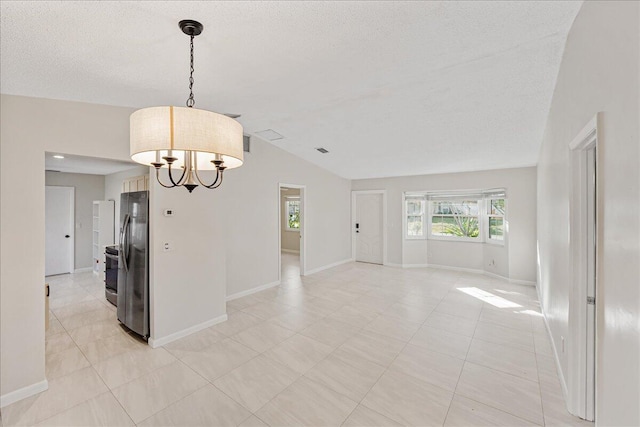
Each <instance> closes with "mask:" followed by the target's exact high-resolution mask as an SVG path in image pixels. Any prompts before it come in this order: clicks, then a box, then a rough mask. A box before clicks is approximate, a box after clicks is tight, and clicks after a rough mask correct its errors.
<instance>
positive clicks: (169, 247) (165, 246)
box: [162, 242, 173, 252]
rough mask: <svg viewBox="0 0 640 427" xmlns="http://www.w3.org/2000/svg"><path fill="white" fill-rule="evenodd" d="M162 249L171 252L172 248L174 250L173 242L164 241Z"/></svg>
mask: <svg viewBox="0 0 640 427" xmlns="http://www.w3.org/2000/svg"><path fill="white" fill-rule="evenodd" d="M162 250H163V251H164V252H170V251H172V250H173V243H171V242H164V243H163V244H162Z"/></svg>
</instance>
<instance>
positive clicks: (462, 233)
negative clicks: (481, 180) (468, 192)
mask: <svg viewBox="0 0 640 427" xmlns="http://www.w3.org/2000/svg"><path fill="white" fill-rule="evenodd" d="M479 203H480V201H478V200H438V201H432V202H431V217H430V219H431V221H430V223H431V236H437V237H454V238H462V239H473V240H481V239H480V221H479V213H480V212H479V210H478V205H479Z"/></svg>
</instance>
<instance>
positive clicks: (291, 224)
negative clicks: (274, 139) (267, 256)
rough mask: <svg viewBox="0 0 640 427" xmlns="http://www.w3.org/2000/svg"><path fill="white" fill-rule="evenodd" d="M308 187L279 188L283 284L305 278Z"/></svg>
mask: <svg viewBox="0 0 640 427" xmlns="http://www.w3.org/2000/svg"><path fill="white" fill-rule="evenodd" d="M305 222H306V221H305V186H304V185H299V184H283V183H280V184H278V247H279V252H278V253H279V256H278V259H279V261H278V264H279V267H280V270H279V274H280V276H279V280H280V282H281V283H282V282H283V281H290V280H298V279H299V278H300V276H304V275H305Z"/></svg>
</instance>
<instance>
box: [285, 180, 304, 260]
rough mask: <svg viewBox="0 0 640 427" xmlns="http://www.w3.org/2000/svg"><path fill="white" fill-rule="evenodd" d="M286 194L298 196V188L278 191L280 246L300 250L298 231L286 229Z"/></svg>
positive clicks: (288, 249) (290, 249) (289, 249)
mask: <svg viewBox="0 0 640 427" xmlns="http://www.w3.org/2000/svg"><path fill="white" fill-rule="evenodd" d="M287 196H300V190H299V189H297V188H289V189H287V190H285V191H281V192H280V247H281V248H282V249H284V250H287V251H293V252H300V231H299V230H287V207H286V201H287Z"/></svg>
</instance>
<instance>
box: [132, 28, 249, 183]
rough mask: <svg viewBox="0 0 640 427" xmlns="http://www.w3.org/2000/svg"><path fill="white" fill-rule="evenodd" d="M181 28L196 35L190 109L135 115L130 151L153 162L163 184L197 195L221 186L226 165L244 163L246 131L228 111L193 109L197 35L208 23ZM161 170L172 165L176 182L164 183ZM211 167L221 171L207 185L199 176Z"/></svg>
mask: <svg viewBox="0 0 640 427" xmlns="http://www.w3.org/2000/svg"><path fill="white" fill-rule="evenodd" d="M180 28H181V29H182V31H183V32H184V33H185V34H187V35H188V36H190V39H191V43H190V47H191V59H190V61H191V62H190V65H191V68H190V71H191V72H190V76H189V91H190V93H189V98H188V99H187V107H174V106H162V107H149V108H143V109H140V110H138V111H135V112H134V113H133V114H131V117H130V155H131V159H132V160H133V161H135V162H137V163H140V164H143V165H151V166H153V167H154V168H155V169H156V178H157V180H158V182H159V183H160V185H162V186H163V187H166V188H173V187H185V188H186V189H187V190H188V191H189V192H190V193H191V192H192V191H193V190H194V189H195V188H196V187H197V186H198V185H202V186H203V187H206V188H218V187H219V186H220V185H221V184H222V176H223V172H224V171H225V170H226V169H233V168H237V167H239V166H242V163H243V129H242V125H241V124H240V123H238V122H237V121H236V120H234V119H232V118H230V117H228V116H226V115H224V114H218V113H214V112H212V111H207V110H200V109H197V108H193V105H194V103H195V101H194V97H193V70H194V68H193V38H194V37H195V36H197V35H199V34H200V33H202V29H203V27H202V24H200V23H199V22H197V21H192V20H184V21H180ZM161 168H167V169H168V175H169V181H170V184H164V183H163V182H162V181H161V179H160V169H161ZM176 169H177V170H178V172H175V171H176ZM180 169H182V170H180ZM206 170H211V171H213V170H215V171H216V177H215V179H214V181H213V183H211V184H205V183H204V182H203V181H202V179H201V178H200V176H199V174H198V172H199V171H206ZM174 174H175V175H178V176H179V178H178V179H176V178H177V176H174Z"/></svg>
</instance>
